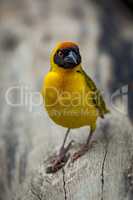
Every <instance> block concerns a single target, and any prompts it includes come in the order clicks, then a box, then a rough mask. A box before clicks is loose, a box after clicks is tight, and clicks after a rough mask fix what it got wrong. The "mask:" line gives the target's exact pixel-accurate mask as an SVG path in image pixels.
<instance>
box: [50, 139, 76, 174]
mask: <svg viewBox="0 0 133 200" xmlns="http://www.w3.org/2000/svg"><path fill="white" fill-rule="evenodd" d="M72 143H73V141H71V142H70V143H69V144H68V145H67V146H66V147H65V148H64V147H63V148H61V150H60V153H59V155H58V156H56V157H55V158H54V159H53V160H52V162H51V164H50V166H48V167H47V169H46V173H55V172H57V171H58V170H60V169H61V168H62V167H64V166H65V164H66V163H67V161H68V159H69V158H70V154H69V153H68V151H69V149H70V147H71V145H72Z"/></svg>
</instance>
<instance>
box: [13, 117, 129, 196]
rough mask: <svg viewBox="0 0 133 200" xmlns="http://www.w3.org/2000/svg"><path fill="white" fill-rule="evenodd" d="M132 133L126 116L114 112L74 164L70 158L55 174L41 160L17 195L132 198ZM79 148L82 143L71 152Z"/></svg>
mask: <svg viewBox="0 0 133 200" xmlns="http://www.w3.org/2000/svg"><path fill="white" fill-rule="evenodd" d="M132 133H133V128H132V127H131V125H130V123H129V122H128V120H127V118H126V117H121V116H116V115H114V114H113V115H112V116H110V117H108V119H107V120H106V122H104V123H102V125H101V126H100V127H99V128H98V129H97V131H96V135H95V140H96V141H97V142H96V143H95V145H94V146H93V147H92V148H91V149H90V151H89V152H88V153H87V154H86V155H85V156H84V157H82V158H81V159H79V160H78V161H76V162H75V163H74V164H73V163H71V160H69V162H68V164H67V165H66V166H65V168H64V169H62V170H60V171H58V172H57V173H56V174H46V172H45V171H46V167H47V165H48V163H47V162H46V161H44V162H42V163H41V165H40V166H39V167H38V168H37V169H36V170H35V171H34V173H33V174H32V175H31V177H30V178H29V179H28V181H27V183H25V185H24V187H25V189H24V190H22V191H21V195H20V194H19V195H18V197H16V199H17V200H18V199H21V200H26V199H29V200H36V199H37V200H38V199H40V200H54V199H58V200H62V199H66V200H70V199H71V200H81V199H82V200H86V199H91V200H93V199H94V200H104V199H108V200H112V199H115V200H124V199H131V198H130V195H131V193H130V192H131V191H130V189H129V190H128V191H127V184H129V185H130V181H127V180H128V178H129V177H128V176H129V171H128V170H129V167H131V166H130V165H131V164H132V163H131V161H132V156H133V134H132ZM78 134H79V133H78ZM80 134H82V132H81V133H80ZM74 136H75V134H74V133H73V137H74ZM77 148H79V146H78V145H76V144H74V146H73V149H72V150H71V154H72V153H73V151H75V150H76V149H77ZM130 172H131V170H130ZM131 176H132V174H130V177H131ZM132 197H133V196H132Z"/></svg>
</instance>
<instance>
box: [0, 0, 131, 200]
mask: <svg viewBox="0 0 133 200" xmlns="http://www.w3.org/2000/svg"><path fill="white" fill-rule="evenodd" d="M62 40H71V41H76V42H78V43H79V45H80V50H81V54H82V60H83V66H84V68H85V70H86V72H87V73H88V74H89V75H90V76H91V77H92V78H93V79H94V80H95V81H96V83H97V85H98V87H99V88H100V89H101V90H102V91H104V96H105V98H106V100H107V102H108V104H109V105H110V104H111V102H110V99H111V96H112V94H114V92H116V91H118V93H117V95H116V96H117V98H116V101H118V102H117V103H118V106H119V111H120V109H123V110H122V112H121V114H124V115H127V116H128V117H129V120H130V121H131V122H133V79H132V77H133V3H132V1H130V0H78V1H76V0H67V1H65V0H0V200H6V199H7V200H9V199H11V195H13V193H14V191H15V190H16V189H17V187H18V186H19V185H20V184H22V183H23V182H24V180H25V177H26V176H28V174H29V173H30V172H31V171H32V170H33V169H35V168H36V167H37V165H38V164H39V163H40V162H41V161H42V160H44V159H45V158H46V157H47V155H48V152H51V150H52V149H55V148H56V147H57V146H58V145H59V144H60V143H61V140H62V137H63V135H64V134H62V132H65V129H63V128H61V127H57V125H55V124H54V123H53V122H52V121H51V120H50V119H49V118H48V116H47V114H46V113H45V111H44V109H43V106H42V105H40V106H38V105H39V102H40V100H39V96H38V93H37V92H39V91H40V88H41V84H42V80H43V76H44V75H45V74H46V72H47V71H48V70H49V67H50V64H49V54H50V51H51V49H52V48H53V47H54V46H55V44H56V43H57V42H58V41H62ZM123 87H124V88H125V87H126V91H125V90H124V91H125V93H124V94H126V95H127V97H128V98H127V101H126V102H124V104H123V102H122V101H121V100H122V98H121V96H123V90H122V88H123ZM10 91H11V92H10ZM22 92H23V95H24V98H27V100H25V99H24V101H23V102H20V101H21V100H22V96H21V94H22ZM7 97H8V98H9V97H10V98H9V99H10V102H12V104H15V105H16V104H17V105H16V106H13V105H12V106H11V105H9V104H10V102H8V101H7ZM20 103H21V104H20ZM85 130H86V129H85ZM85 130H83V132H84V133H85V132H86V131H85ZM73 132H80V130H74V131H73ZM55 137H56V140H55V139H54V138H55Z"/></svg>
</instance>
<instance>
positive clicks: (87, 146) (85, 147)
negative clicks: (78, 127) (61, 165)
mask: <svg viewBox="0 0 133 200" xmlns="http://www.w3.org/2000/svg"><path fill="white" fill-rule="evenodd" d="M95 143H96V141H93V142H91V144H90V143H89V144H84V145H82V147H81V149H80V150H78V151H77V152H75V153H74V154H73V155H72V158H71V162H72V163H73V162H74V161H76V160H78V159H79V158H80V157H82V156H84V155H85V153H86V152H87V151H88V150H89V149H91V148H92V146H93V145H94V144H95Z"/></svg>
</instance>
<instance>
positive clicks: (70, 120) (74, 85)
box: [41, 41, 110, 173]
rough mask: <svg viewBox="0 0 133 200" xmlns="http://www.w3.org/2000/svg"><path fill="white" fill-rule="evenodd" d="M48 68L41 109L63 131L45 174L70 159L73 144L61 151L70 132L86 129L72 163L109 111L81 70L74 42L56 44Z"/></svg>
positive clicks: (86, 146)
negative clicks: (44, 110)
mask: <svg viewBox="0 0 133 200" xmlns="http://www.w3.org/2000/svg"><path fill="white" fill-rule="evenodd" d="M50 66H51V67H50V70H49V71H48V73H47V74H46V75H45V76H44V79H43V84H42V89H41V94H42V97H43V102H44V107H45V109H46V111H47V113H48V115H49V117H50V118H51V119H52V120H53V121H54V122H55V123H56V124H58V125H60V126H62V127H65V128H67V131H66V134H65V137H64V140H63V143H62V145H61V148H60V150H59V153H58V154H57V155H56V156H55V158H54V159H53V160H52V162H51V165H50V166H49V167H48V168H47V172H48V173H54V172H56V171H58V170H59V169H61V168H62V167H63V166H64V165H65V164H66V162H67V161H68V159H69V157H70V154H69V153H68V151H69V149H70V147H71V145H72V143H73V141H70V142H69V144H68V145H67V146H66V147H65V144H66V141H67V138H68V135H69V133H70V130H71V129H75V128H80V127H83V126H89V134H88V138H87V140H86V143H85V144H84V145H83V146H82V147H81V148H80V149H79V150H78V151H77V152H75V153H74V154H73V155H72V158H71V160H72V162H74V161H76V160H77V159H79V158H80V157H81V156H83V155H84V154H85V153H86V152H87V151H88V150H89V148H90V143H91V142H90V141H91V138H92V135H93V133H94V132H95V129H96V122H97V119H98V117H101V118H104V115H105V114H107V113H109V112H110V111H109V109H108V108H107V106H106V103H105V101H104V99H103V97H102V94H101V92H100V91H99V90H98V89H97V87H96V84H95V83H94V81H93V80H92V79H91V78H90V77H89V76H88V75H87V74H86V72H85V71H84V69H83V67H82V58H81V54H80V50H79V45H78V44H77V43H76V42H71V41H63V42H58V43H57V44H56V46H55V48H54V49H53V50H52V52H51V54H50Z"/></svg>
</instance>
